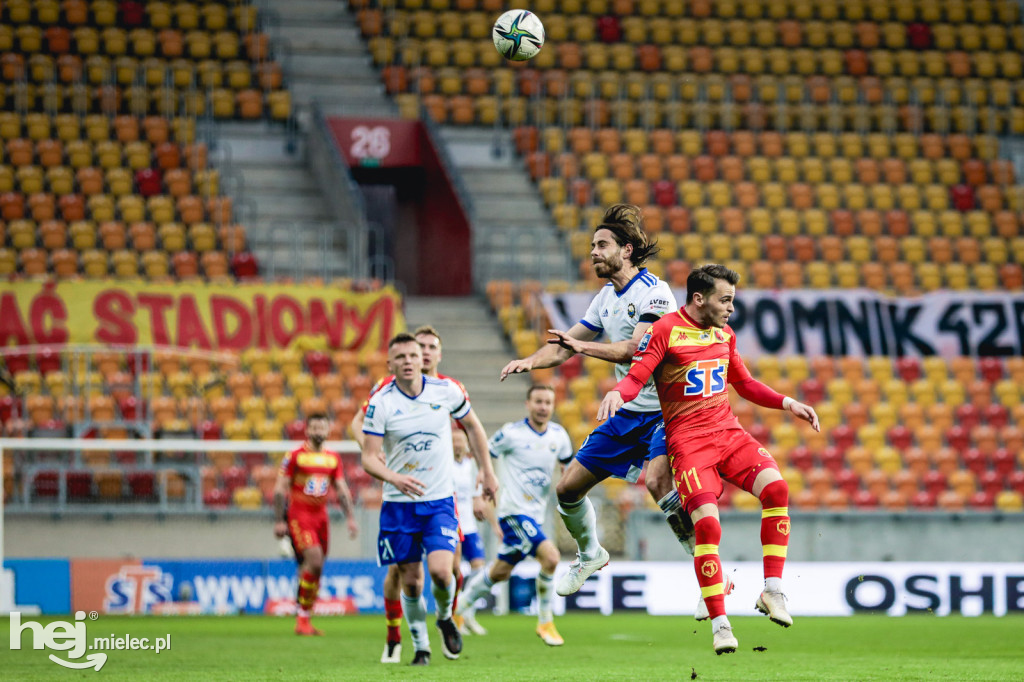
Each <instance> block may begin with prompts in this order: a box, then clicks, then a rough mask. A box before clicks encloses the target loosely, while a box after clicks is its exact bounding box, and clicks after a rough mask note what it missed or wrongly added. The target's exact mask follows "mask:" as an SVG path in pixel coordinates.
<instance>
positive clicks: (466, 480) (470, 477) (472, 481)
mask: <svg viewBox="0 0 1024 682" xmlns="http://www.w3.org/2000/svg"><path fill="white" fill-rule="evenodd" d="M478 494H479V493H478V492H477V486H476V463H475V462H474V461H473V458H472V457H470V456H468V455H467V456H466V457H463V458H462V459H461V460H460V461H458V462H456V463H455V509H456V510H457V511H458V512H459V527H460V528H462V532H463V533H464V534H465V535H469V534H470V533H475V532H477V530H478V529H477V525H476V517H475V516H473V498H474V497H476V496H477V495H478Z"/></svg>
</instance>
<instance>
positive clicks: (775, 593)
mask: <svg viewBox="0 0 1024 682" xmlns="http://www.w3.org/2000/svg"><path fill="white" fill-rule="evenodd" d="M737 282H739V275H738V274H737V273H735V272H733V271H732V270H730V269H728V268H726V267H724V266H722V265H704V266H701V267H699V268H697V269H695V270H693V271H692V272H691V273H690V275H689V277H688V278H687V280H686V305H685V306H684V307H683V308H681V309H679V310H678V311H677V312H675V313H671V314H669V315H665V316H663V317H662V318H661V319H660V320H658V321H657V322H655V323H654V324H653V325H652V326H651V328H650V329H649V330H648V332H647V334H646V336H645V337H644V338H643V339H641V341H640V345H639V346H638V347H637V354H636V355H635V356H634V358H633V366H632V367H631V368H630V370H629V374H627V375H626V377H625V378H623V380H622V381H620V382H619V383H618V384H617V385H616V386H615V388H614V389H613V390H612V391H610V392H609V393H608V395H606V396H605V398H604V400H602V401H601V406H600V408H599V410H598V414H597V417H598V419H606V418H608V417H610V416H611V415H613V414H615V411H616V410H618V409H619V407H621V406H622V405H623V404H624V403H625V402H628V401H630V400H632V399H633V398H634V397H635V396H636V395H637V393H639V392H640V389H641V388H642V387H643V386H644V384H646V383H647V381H648V380H649V379H650V378H651V377H652V376H653V377H654V381H655V384H656V386H657V389H658V399H659V401H660V402H661V409H662V413H663V415H664V417H665V433H666V439H667V443H666V444H667V449H668V456H669V458H670V460H671V462H672V471H673V474H674V476H675V480H676V486H677V487H678V488H679V497H680V498H681V499H682V500H683V505H684V507H685V509H686V511H687V512H688V513H689V514H690V518H691V519H692V520H693V524H694V533H695V535H696V541H697V547H696V551H695V552H694V568H695V570H696V573H697V582H698V583H700V586H701V592H702V594H703V595H704V601H705V603H706V604H707V607H708V612H709V613H710V615H711V617H712V634H713V637H714V646H715V651H716V653H719V654H722V653H730V652H733V651H735V650H736V647H737V646H738V643H737V641H736V638H735V637H734V636H733V634H732V627H731V626H730V625H729V620H728V618H727V617H726V615H725V596H724V594H723V578H722V562H721V559H720V558H719V556H718V543H719V541H720V540H721V537H722V527H721V524H720V522H719V517H718V498H719V496H721V494H722V479H723V478H724V479H725V480H727V481H729V482H730V483H733V484H734V485H736V486H737V487H739V488H742V489H743V490H746V491H747V492H749V493H751V494H753V495H754V496H755V497H757V498H758V499H760V500H761V505H762V512H761V545H762V550H763V556H764V559H763V564H764V575H765V589H764V591H763V592H762V593H761V596H760V597H758V599H757V604H756V607H757V609H758V610H759V611H761V612H762V613H764V614H766V615H767V616H768V617H769V618H771V619H772V621H774V622H776V623H778V624H780V625H782V626H784V627H789V626H790V625H792V624H793V619H792V617H790V615H789V613H788V611H787V610H786V603H785V596H784V595H783V594H782V567H783V564H784V563H785V561H786V547H787V545H788V542H789V510H788V505H789V487H788V486H787V485H786V481H785V480H784V479H783V478H782V474H781V473H779V467H778V464H776V462H775V459H774V458H773V457H772V456H771V454H769V452H768V451H767V450H766V449H765V448H764V447H762V446H761V444H760V443H758V442H757V441H756V440H755V439H754V438H753V436H751V435H750V434H749V433H747V432H746V431H744V430H743V428H742V427H741V426H740V424H739V421H738V420H737V419H736V416H735V415H734V414H733V412H732V408H730V407H729V394H728V387H729V385H730V384H731V385H732V387H733V388H735V389H736V392H737V393H739V395H740V396H741V397H743V398H746V399H747V400H749V401H751V402H752V403H754V404H756V405H760V406H762V407H771V408H774V409H777V410H788V411H790V412H792V413H793V415H794V416H796V417H798V418H799V419H803V420H804V421H806V422H808V423H809V424H811V426H812V427H813V428H814V429H815V430H818V429H819V426H818V416H817V415H816V414H815V413H814V409H813V408H812V407H810V406H809V405H805V404H803V403H801V402H798V401H796V400H793V399H792V398H789V397H786V396H783V395H781V394H779V393H776V392H775V391H773V390H772V389H770V388H769V387H767V386H765V385H764V384H762V383H761V382H760V381H757V380H756V379H754V378H753V377H752V376H751V375H750V372H749V371H748V370H747V368H746V366H745V365H744V364H743V359H742V358H741V357H740V355H739V353H738V352H737V351H736V334H735V333H734V332H733V330H732V328H730V327H729V326H728V324H727V322H728V321H729V316H730V315H731V314H732V312H733V300H734V299H735V297H736V283H737Z"/></svg>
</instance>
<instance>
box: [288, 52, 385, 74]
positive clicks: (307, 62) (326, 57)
mask: <svg viewBox="0 0 1024 682" xmlns="http://www.w3.org/2000/svg"><path fill="white" fill-rule="evenodd" d="M361 69H368V70H372V69H373V62H372V60H371V59H370V56H369V55H367V54H353V55H347V54H346V55H337V54H321V53H314V54H297V55H293V56H292V57H291V58H290V59H289V60H288V64H287V75H288V76H289V77H292V78H295V77H299V78H301V77H303V76H305V75H316V74H322V73H338V72H349V71H357V70H361Z"/></svg>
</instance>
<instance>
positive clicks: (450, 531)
mask: <svg viewBox="0 0 1024 682" xmlns="http://www.w3.org/2000/svg"><path fill="white" fill-rule="evenodd" d="M458 542H459V522H458V520H456V518H455V498H454V497H446V498H444V499H443V500H431V501H429V502H384V504H382V505H381V507H380V533H379V534H378V535H377V563H378V565H380V566H387V565H388V564H409V563H417V562H420V561H422V560H423V554H424V553H427V554H429V553H430V552H434V551H437V550H446V551H449V552H454V551H455V545H456V544H458Z"/></svg>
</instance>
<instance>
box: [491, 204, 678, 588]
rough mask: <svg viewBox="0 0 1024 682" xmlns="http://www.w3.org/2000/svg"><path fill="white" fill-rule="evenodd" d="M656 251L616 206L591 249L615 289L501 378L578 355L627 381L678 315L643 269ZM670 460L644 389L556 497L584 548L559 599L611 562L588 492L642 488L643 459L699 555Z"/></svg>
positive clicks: (651, 486) (671, 516) (657, 413)
mask: <svg viewBox="0 0 1024 682" xmlns="http://www.w3.org/2000/svg"><path fill="white" fill-rule="evenodd" d="M657 252H658V247H657V243H656V242H652V241H651V240H650V239H649V238H648V236H647V234H646V233H645V232H644V230H643V219H642V216H641V213H640V209H639V208H638V207H636V206H630V205H627V204H616V205H614V206H611V207H610V208H609V209H608V210H607V212H606V213H605V215H604V218H603V219H602V221H601V224H600V225H598V226H597V227H596V228H595V229H594V237H593V241H592V242H591V250H590V259H591V262H592V263H593V265H594V272H596V273H597V276H598V277H601V278H604V279H607V280H609V282H608V284H606V285H605V286H604V287H603V288H602V289H601V291H599V292H598V294H597V296H595V297H594V300H593V301H592V302H591V304H590V307H589V308H588V309H587V312H586V314H585V315H584V316H583V319H582V320H580V321H579V322H577V323H576V324H574V325H573V326H572V327H571V328H570V329H569V330H568V331H567V332H561V331H556V330H548V331H549V332H550V333H551V334H554V335H555V338H554V339H550V340H549V341H548V344H547V345H545V346H543V347H541V348H540V349H538V350H537V352H535V353H533V354H532V355H530V356H529V357H527V358H524V359H520V360H513V361H512V362H510V363H508V364H507V365H505V367H504V369H502V370H501V378H502V379H504V378H505V377H506V376H508V375H509V374H515V373H519V372H529V371H530V370H534V369H542V368H545V367H555V366H556V365H560V364H562V363H563V362H565V361H566V360H568V359H569V358H571V357H572V356H573V355H574V354H576V353H581V354H583V355H589V356H591V357H594V358H599V359H601V360H607V361H608V362H613V363H615V375H616V376H617V377H618V378H619V379H621V378H622V377H624V376H625V375H626V372H627V371H629V363H630V361H631V360H632V358H633V353H634V352H635V351H636V349H637V346H638V345H639V344H640V340H641V339H642V338H643V336H644V334H645V333H646V332H647V330H648V328H649V327H650V326H651V324H653V323H654V322H655V321H656V320H658V319H659V318H660V317H661V316H662V315H664V314H665V313H668V312H671V311H673V310H675V308H676V301H675V297H674V296H673V295H672V290H671V289H670V288H669V286H668V284H667V283H665V282H663V281H661V280H660V279H658V278H657V277H655V276H654V275H652V274H651V273H649V272H648V271H647V269H646V268H641V266H642V265H643V264H644V263H645V262H646V261H647V260H648V259H649V258H651V257H652V256H654V255H655V254H656V253H657ZM602 333H605V334H607V337H608V343H596V342H594V341H593V339H595V338H597V336H598V335H600V334H602ZM664 454H665V435H664V428H663V426H662V420H661V408H660V406H659V405H658V396H657V393H656V392H655V390H654V386H653V385H652V386H647V387H645V388H644V389H643V390H642V391H641V392H640V394H639V395H638V396H637V397H636V399H635V400H633V401H631V402H630V403H629V405H627V406H626V409H625V410H622V411H620V412H619V414H618V415H617V416H616V417H615V419H609V420H608V421H607V422H605V423H604V424H601V425H600V426H599V427H597V429H595V430H594V432H593V433H591V434H590V435H589V436H588V437H587V439H586V441H584V443H583V446H582V447H581V448H580V450H579V452H578V453H576V459H574V460H573V461H572V463H571V464H569V466H568V468H567V469H566V470H565V473H564V474H563V475H562V477H561V479H560V480H559V481H558V487H557V490H556V492H557V495H558V513H559V514H560V515H561V517H562V519H563V521H564V522H565V527H566V528H567V529H568V530H569V534H570V535H572V537H573V538H574V539H575V540H576V543H577V545H578V546H579V553H578V556H577V558H576V561H574V562H573V563H572V565H571V566H570V568H569V572H568V573H567V574H566V575H565V576H563V577H562V579H561V580H559V583H558V586H557V590H556V591H557V592H558V594H560V595H563V596H565V595H569V594H572V593H573V592H576V591H577V590H579V589H580V587H582V585H583V583H584V582H586V580H587V578H588V577H590V575H592V574H593V573H594V572H595V571H597V570H599V569H600V568H601V567H603V566H605V565H606V564H607V563H608V559H609V556H608V551H607V550H606V549H605V548H604V547H602V546H601V543H600V542H599V541H598V538H597V515H596V513H595V512H594V506H593V504H591V502H590V500H589V499H588V498H587V492H589V491H590V489H591V488H593V487H594V486H595V485H597V484H598V483H600V482H601V481H603V480H604V479H606V478H608V477H609V476H615V477H618V478H624V479H626V480H628V481H636V480H637V479H638V478H639V477H640V472H641V470H642V469H643V466H644V460H648V461H649V463H648V465H647V474H646V484H647V489H648V490H649V491H650V493H651V495H652V496H653V497H654V499H655V500H657V502H658V506H659V507H660V508H661V510H662V511H663V512H664V513H665V515H666V517H667V518H668V521H669V525H670V526H671V527H672V531H673V532H674V533H675V534H676V537H677V538H678V539H679V541H680V543H682V544H683V546H684V547H687V548H688V550H689V551H691V553H692V549H691V548H690V545H688V542H689V541H690V540H691V536H692V529H691V528H690V527H689V520H688V519H687V518H686V514H685V513H684V512H683V510H682V506H681V505H680V502H679V496H678V494H677V493H676V491H675V487H674V486H673V484H672V472H671V471H670V470H669V466H668V459H667V458H666V457H664V456H663V455H664Z"/></svg>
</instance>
